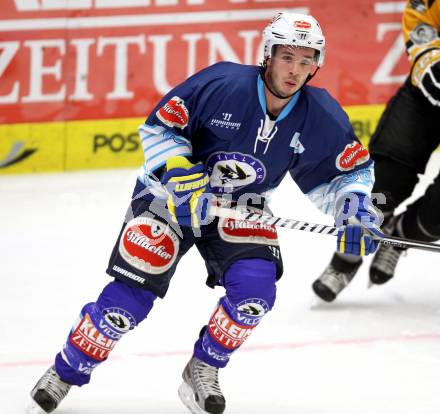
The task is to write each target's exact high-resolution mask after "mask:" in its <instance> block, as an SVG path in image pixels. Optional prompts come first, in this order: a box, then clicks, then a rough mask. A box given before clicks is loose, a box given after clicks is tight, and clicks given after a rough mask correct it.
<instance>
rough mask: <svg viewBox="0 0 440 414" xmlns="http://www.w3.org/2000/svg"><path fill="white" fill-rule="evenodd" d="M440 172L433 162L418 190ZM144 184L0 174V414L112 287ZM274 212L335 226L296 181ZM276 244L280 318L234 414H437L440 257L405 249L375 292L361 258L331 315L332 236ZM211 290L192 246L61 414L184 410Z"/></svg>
mask: <svg viewBox="0 0 440 414" xmlns="http://www.w3.org/2000/svg"><path fill="white" fill-rule="evenodd" d="M439 166H440V158H439V157H438V156H436V157H435V159H433V160H431V164H430V167H429V168H428V172H427V174H426V175H425V176H424V177H423V179H422V182H421V184H422V185H421V188H423V186H426V184H427V183H429V181H430V179H432V177H433V176H434V175H435V174H437V172H438V170H439ZM135 174H136V173H135V172H134V171H133V170H109V171H99V172H79V173H65V174H53V175H50V174H48V175H22V176H2V177H0V260H1V267H0V268H1V271H0V272H1V286H0V314H1V317H0V335H1V341H0V413H2V414H20V413H23V412H24V406H25V403H26V401H27V398H28V394H29V391H30V389H31V388H32V387H33V385H34V383H35V382H36V381H37V379H38V378H39V377H40V375H41V374H42V373H43V372H44V371H45V370H46V368H47V367H48V366H49V365H50V364H51V363H52V360H53V357H54V355H55V353H56V352H57V351H58V350H59V349H60V347H61V346H62V344H63V342H64V341H65V338H66V336H67V334H68V331H69V329H70V327H71V325H72V324H73V322H74V321H75V319H76V318H77V316H78V314H79V311H80V309H81V307H82V306H83V305H84V304H85V303H86V302H89V301H94V300H95V299H96V297H97V295H98V294H99V292H100V291H101V289H102V287H103V286H104V284H105V283H107V282H109V281H110V278H109V277H108V276H106V274H105V272H104V271H105V268H106V265H107V260H108V257H109V254H110V252H111V249H112V247H113V244H114V242H115V240H116V237H117V235H118V232H119V230H120V226H121V224H122V221H123V217H124V214H125V210H126V207H127V206H128V202H129V200H130V195H131V190H132V187H133V184H134V180H135ZM396 179H398V177H396ZM419 191H420V189H419ZM272 207H273V210H274V212H275V214H276V215H279V216H285V217H291V218H295V219H301V220H308V221H315V222H322V223H327V224H331V223H332V220H331V218H330V217H326V216H323V215H322V214H321V213H319V212H318V211H317V210H316V209H315V208H314V207H313V206H312V205H311V204H310V202H309V201H308V200H307V199H306V198H305V197H304V196H303V195H302V194H300V192H299V190H298V189H297V188H296V187H295V185H294V184H293V182H292V181H291V179H290V178H288V179H286V180H285V181H284V182H283V183H282V185H281V187H280V188H279V189H278V191H277V192H276V193H275V196H274V202H273V204H272ZM279 238H280V242H281V246H282V253H283V255H284V265H285V272H284V276H283V278H282V279H281V281H280V282H279V283H278V296H277V303H276V306H275V309H274V310H273V311H272V312H271V313H270V314H268V315H267V316H266V317H265V318H264V319H263V321H262V323H261V324H260V326H259V327H258V329H256V330H255V332H254V333H253V335H252V336H251V337H250V338H249V339H248V341H247V342H246V343H245V344H244V345H243V347H242V348H241V349H240V350H239V351H238V352H237V353H236V354H235V355H234V356H233V357H232V359H231V362H230V364H229V366H228V367H227V368H226V369H224V370H222V371H221V373H220V382H221V386H222V389H223V392H224V394H225V397H226V400H227V409H226V414H233V413H235V414H247V413H249V414H263V413H264V414H268V413H271V414H278V413H283V414H286V413H289V414H290V413H292V414H353V413H356V414H373V413H374V414H376V413H386V414H438V413H439V412H440V392H439V389H440V254H435V253H430V252H420V251H410V252H408V254H407V256H406V257H404V258H403V259H402V260H401V261H400V262H399V266H398V275H397V277H396V278H395V279H394V280H392V281H391V282H389V283H388V284H387V285H385V286H382V287H374V288H371V289H367V280H368V263H369V261H370V259H366V260H365V263H364V266H363V267H362V269H361V271H360V272H359V274H358V275H357V277H356V278H355V280H354V281H353V283H352V284H351V285H350V286H349V287H348V288H347V289H346V290H345V291H344V292H343V293H342V294H341V295H340V297H339V298H338V299H337V300H336V302H335V303H333V304H324V303H322V302H321V303H320V302H318V301H317V299H316V298H315V296H314V294H313V292H312V290H311V283H312V282H313V280H314V279H315V278H316V277H318V276H319V274H320V273H321V271H322V270H323V269H324V267H325V266H326V265H327V263H328V261H329V259H330V257H331V255H332V252H333V249H334V246H335V239H334V237H332V236H323V235H315V234H309V233H305V232H300V231H294V230H284V229H283V230H280V231H279ZM204 280H205V270H204V264H203V262H202V260H201V258H200V257H199V256H198V253H197V251H196V249H193V250H191V251H190V252H189V253H188V254H187V256H185V257H184V259H183V260H182V261H181V263H180V266H179V268H178V272H177V273H176V275H175V277H174V279H173V282H172V284H171V287H170V290H169V292H168V294H167V296H166V298H165V299H164V300H158V301H157V302H156V306H155V307H154V309H153V311H152V312H151V313H150V316H149V317H148V319H147V320H146V321H144V322H143V323H142V324H141V325H140V326H139V327H138V328H137V329H135V330H134V331H132V332H131V333H129V334H127V335H126V336H125V337H124V338H123V339H122V340H121V341H120V343H119V344H118V345H117V346H116V348H115V350H114V351H113V353H112V354H111V355H110V357H109V360H108V361H107V362H105V363H104V364H102V365H101V366H100V367H98V368H97V369H96V371H95V372H94V374H93V378H92V382H91V384H89V385H88V386H84V387H82V388H74V389H72V391H71V392H70V394H69V395H68V397H67V398H66V399H65V400H64V401H63V403H62V404H61V406H60V408H59V409H58V410H57V411H56V412H57V413H59V414H119V413H131V414H147V413H151V414H173V413H175V414H179V413H180V414H184V413H186V412H187V411H186V408H185V407H184V406H183V405H182V404H181V402H180V400H179V399H178V396H177V387H178V385H179V384H180V378H181V377H180V376H181V371H182V369H183V367H184V366H185V364H186V362H187V360H188V359H189V357H190V355H191V351H192V346H193V342H194V341H195V339H196V337H197V335H198V332H199V329H200V328H201V326H202V325H203V324H205V323H207V321H208V318H209V316H210V313H211V311H212V310H213V308H214V305H215V303H216V300H217V298H218V297H220V296H221V295H222V294H223V291H222V289H220V288H217V289H215V290H211V289H209V288H208V287H206V286H205V285H204Z"/></svg>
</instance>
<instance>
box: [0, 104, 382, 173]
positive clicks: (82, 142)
mask: <svg viewBox="0 0 440 414" xmlns="http://www.w3.org/2000/svg"><path fill="white" fill-rule="evenodd" d="M383 107H384V106H383V105H360V106H350V107H346V108H345V110H346V111H347V113H348V115H349V117H350V119H351V123H352V125H353V128H354V130H355V132H356V134H357V136H358V137H359V138H360V139H361V140H362V141H363V143H364V144H367V143H368V141H369V138H370V136H371V134H372V132H373V131H374V129H375V127H376V125H377V122H378V120H379V117H380V114H381V113H382V111H383ZM143 121H144V118H121V119H105V120H80V121H65V122H42V123H28V124H4V125H0V136H1V137H2V139H1V140H0V174H17V173H31V172H55V171H74V170H82V169H99V168H115V167H137V166H140V165H141V163H142V162H143V154H142V150H141V147H140V142H139V139H138V134H137V128H138V126H139V125H140V124H141V123H142V122H143ZM323 139H325V137H323Z"/></svg>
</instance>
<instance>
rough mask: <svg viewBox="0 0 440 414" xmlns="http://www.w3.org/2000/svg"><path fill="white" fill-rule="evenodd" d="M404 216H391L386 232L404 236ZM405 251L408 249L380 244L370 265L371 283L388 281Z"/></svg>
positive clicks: (379, 283) (385, 227)
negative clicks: (402, 227) (402, 228)
mask: <svg viewBox="0 0 440 414" xmlns="http://www.w3.org/2000/svg"><path fill="white" fill-rule="evenodd" d="M402 218H403V215H400V216H397V217H391V218H390V220H389V221H388V222H387V224H386V225H385V226H384V228H383V230H384V233H385V234H388V235H391V236H397V237H402V234H403V233H402V230H401V226H402ZM404 251H406V249H401V248H397V247H393V246H385V245H382V244H381V245H379V247H378V248H377V251H376V254H375V255H374V258H373V261H372V262H371V265H370V281H371V283H372V284H375V285H383V284H384V283H386V282H388V281H389V280H390V279H391V278H392V277H393V276H394V272H395V270H396V266H397V262H398V261H399V258H400V255H401V254H402V253H403V252H404Z"/></svg>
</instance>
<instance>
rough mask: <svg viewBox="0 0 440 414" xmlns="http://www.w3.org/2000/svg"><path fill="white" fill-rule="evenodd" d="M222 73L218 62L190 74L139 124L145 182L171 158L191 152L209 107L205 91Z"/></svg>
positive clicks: (209, 89)
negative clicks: (203, 114) (203, 115)
mask: <svg viewBox="0 0 440 414" xmlns="http://www.w3.org/2000/svg"><path fill="white" fill-rule="evenodd" d="M222 75H223V73H222V70H221V64H217V65H213V66H211V67H209V68H206V69H204V70H202V71H200V72H198V73H196V74H195V75H193V76H191V77H190V78H188V79H187V80H186V81H184V82H183V83H181V84H180V85H178V86H176V87H175V88H174V89H172V90H171V91H170V92H169V93H167V94H166V95H165V96H164V97H163V98H162V99H161V100H160V101H159V103H158V104H157V105H156V107H155V108H154V109H153V111H152V112H151V113H150V115H149V116H148V118H147V120H146V121H145V123H144V124H143V125H141V126H140V127H139V136H140V139H141V142H142V149H143V151H144V156H145V163H144V165H143V167H142V168H141V170H140V173H139V179H140V181H141V182H142V183H144V184H145V185H148V184H151V174H154V173H155V172H156V171H158V170H159V169H160V168H162V167H163V166H164V165H165V164H166V160H167V159H168V158H170V157H172V156H176V155H181V156H184V157H189V156H191V155H192V145H191V141H192V139H193V138H194V135H195V134H196V133H197V130H198V127H199V124H200V117H201V114H202V113H204V112H205V111H206V109H207V108H206V107H207V105H206V102H205V100H206V95H208V96H209V95H210V93H209V92H210V91H211V88H212V86H211V84H212V83H214V88H215V87H216V86H215V80H216V79H219V78H220V77H222ZM217 87H218V85H217Z"/></svg>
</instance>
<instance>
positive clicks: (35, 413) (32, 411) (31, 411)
mask: <svg viewBox="0 0 440 414" xmlns="http://www.w3.org/2000/svg"><path fill="white" fill-rule="evenodd" d="M26 414H46V412H45V411H44V410H43V409H42V408H41V407H40V406H39V405H38V404H37V403H36V402H35V401H34V399H33V398H32V397H31V398H29V401H28V402H27V404H26Z"/></svg>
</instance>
